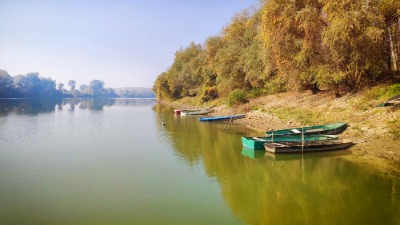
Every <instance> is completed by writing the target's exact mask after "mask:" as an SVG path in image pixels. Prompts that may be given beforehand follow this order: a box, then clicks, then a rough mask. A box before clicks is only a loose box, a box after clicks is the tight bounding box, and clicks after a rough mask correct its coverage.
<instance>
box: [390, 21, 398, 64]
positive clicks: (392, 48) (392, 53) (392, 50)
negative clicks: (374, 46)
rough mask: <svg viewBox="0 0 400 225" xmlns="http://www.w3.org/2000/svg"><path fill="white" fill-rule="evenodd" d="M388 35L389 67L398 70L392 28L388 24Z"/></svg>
mask: <svg viewBox="0 0 400 225" xmlns="http://www.w3.org/2000/svg"><path fill="white" fill-rule="evenodd" d="M388 36H389V47H390V69H391V70H392V71H398V66H397V51H396V46H395V43H394V40H393V37H392V29H391V27H390V26H388Z"/></svg>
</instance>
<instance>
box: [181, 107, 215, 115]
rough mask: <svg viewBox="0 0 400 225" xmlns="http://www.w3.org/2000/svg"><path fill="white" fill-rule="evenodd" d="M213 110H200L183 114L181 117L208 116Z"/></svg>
mask: <svg viewBox="0 0 400 225" xmlns="http://www.w3.org/2000/svg"><path fill="white" fill-rule="evenodd" d="M212 111H213V110H209V109H204V110H198V111H192V112H181V115H187V116H188V115H207V114H209V113H211V112H212Z"/></svg>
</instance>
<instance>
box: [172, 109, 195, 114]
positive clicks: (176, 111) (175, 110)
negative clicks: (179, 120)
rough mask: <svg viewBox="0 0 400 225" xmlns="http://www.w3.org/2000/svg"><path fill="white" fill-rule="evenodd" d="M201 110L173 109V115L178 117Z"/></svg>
mask: <svg viewBox="0 0 400 225" xmlns="http://www.w3.org/2000/svg"><path fill="white" fill-rule="evenodd" d="M200 110H201V109H174V113H175V114H177V115H180V114H181V113H182V112H183V113H185V112H196V111H200Z"/></svg>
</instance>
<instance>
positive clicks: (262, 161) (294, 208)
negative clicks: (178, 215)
mask: <svg viewBox="0 0 400 225" xmlns="http://www.w3.org/2000/svg"><path fill="white" fill-rule="evenodd" d="M161 108H162V107H161V106H156V107H155V110H156V111H157V112H158V113H159V115H160V117H163V120H165V122H166V123H167V126H165V128H164V129H165V132H166V133H167V134H168V135H169V136H170V140H171V142H172V144H173V146H174V150H175V154H176V155H177V156H178V157H179V158H180V159H181V160H182V161H184V162H186V163H187V164H188V165H191V166H192V165H195V164H199V163H203V165H204V168H205V171H206V173H207V175H208V176H209V177H215V178H216V180H217V181H218V183H219V184H220V187H221V192H222V194H223V196H224V199H225V201H226V203H227V205H228V206H229V207H230V208H231V210H232V211H233V212H234V213H235V215H236V216H238V217H239V218H240V219H241V220H242V221H244V222H245V223H247V224H368V223H370V224H399V222H400V221H399V217H398V213H399V212H400V211H399V210H400V191H399V189H400V179H399V178H395V177H388V176H385V175H383V174H380V173H378V172H376V171H375V170H373V169H371V168H367V167H366V166H363V165H358V164H355V163H354V162H351V161H348V160H346V159H344V158H340V157H326V158H319V157H316V158H305V159H304V160H301V158H300V159H292V160H280V161H279V160H278V159H272V158H269V157H262V158H256V159H251V158H248V157H246V156H243V155H242V146H241V142H240V136H242V135H243V134H239V135H238V134H236V133H227V132H226V131H225V128H226V124H211V123H210V124H204V123H199V122H198V120H197V118H196V119H193V118H189V117H182V116H180V117H179V116H175V117H174V116H173V113H172V109H168V111H164V110H162V109H161ZM160 120H161V119H160ZM291 157H292V156H291ZM292 158H293V157H292ZM390 193H391V194H390Z"/></svg>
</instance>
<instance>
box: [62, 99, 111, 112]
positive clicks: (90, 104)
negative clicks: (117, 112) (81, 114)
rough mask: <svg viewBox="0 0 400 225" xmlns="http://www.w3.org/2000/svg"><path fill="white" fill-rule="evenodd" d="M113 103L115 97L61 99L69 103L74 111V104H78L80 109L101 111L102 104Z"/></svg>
mask: <svg viewBox="0 0 400 225" xmlns="http://www.w3.org/2000/svg"><path fill="white" fill-rule="evenodd" d="M114 103H115V99H112V98H88V99H64V101H63V104H69V105H70V110H71V111H74V109H75V106H76V105H79V108H80V109H90V110H95V111H101V110H103V108H104V106H112V105H114Z"/></svg>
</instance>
